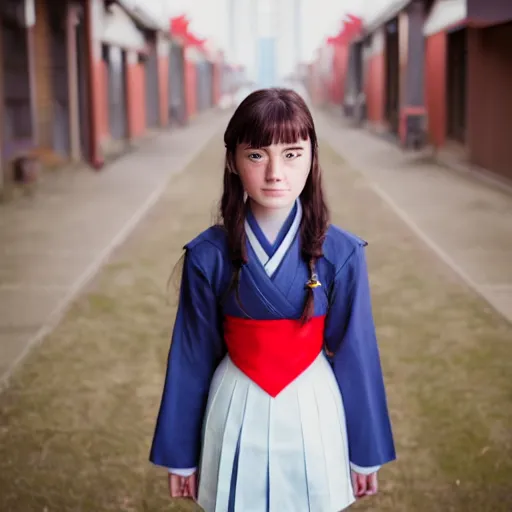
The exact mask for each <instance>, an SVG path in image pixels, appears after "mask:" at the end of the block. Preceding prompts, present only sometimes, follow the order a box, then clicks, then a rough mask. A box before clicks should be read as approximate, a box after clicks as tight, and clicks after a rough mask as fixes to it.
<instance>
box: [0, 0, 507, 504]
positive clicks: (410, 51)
mask: <svg viewBox="0 0 512 512" xmlns="http://www.w3.org/2000/svg"><path fill="white" fill-rule="evenodd" d="M272 86H280V87H289V88H293V89H295V90H297V91H298V92H299V93H300V94H302V95H303V97H304V98H305V99H306V101H307V103H308V105H309V106H310V108H311V110H312V112H313V116H314V119H315V124H316V128H317V130H318V137H319V140H320V146H321V151H320V154H321V162H322V168H323V172H324V175H325V183H326V191H327V195H328V197H329V204H330V207H331V213H332V219H333V222H335V223H336V224H339V225H341V226H342V227H344V228H346V229H348V230H351V231H353V232H355V233H357V234H358V235H359V236H361V237H362V238H364V239H366V240H368V241H369V247H368V260H369V268H370V277H371V282H372V296H373V301H374V313H375V317H376V323H377V329H378V334H379V340H380V345H381V351H382V361H383V367H384V373H385V378H386V383H387V390H388V396H389V403H390V410H391V414H392V419H393V427H394V431H395V436H396V442H397V449H398V461H397V462H396V463H393V464H390V465H389V467H385V468H383V469H382V471H381V472H380V475H381V477H380V478H381V491H380V493H379V495H378V496H377V497H376V498H375V499H372V500H370V501H363V502H361V503H358V504H357V505H356V506H355V507H354V508H355V509H358V510H379V511H380V510H383V511H393V512H397V511H402V512H416V511H418V512H427V511H428V512H432V511H436V512H437V511H440V512H445V511H446V512H448V511H450V512H451V511H455V512H467V511H471V512H473V511H475V512H477V511H478V512H480V511H486V512H487V511H488V512H502V511H503V512H510V511H512V484H511V481H512V323H511V322H512V135H511V126H512V124H511V123H512V93H511V91H512V0H0V242H1V246H0V384H1V385H0V512H31V511H38V512H55V511H57V512H61V511H62V512H67V511H95V512H100V511H151V512H154V511H157V510H183V511H184V510H195V509H194V507H193V505H192V504H190V503H188V502H171V501H170V500H169V499H168V497H167V491H166V479H165V478H166V477H165V471H163V470H162V469H161V468H160V470H158V469H156V468H153V467H151V466H150V465H149V463H148V460H147V459H148V451H149V445H150V442H151V437H152V433H153V427H154V422H155V417H156V413H157V410H158V405H159V401H160V395H161V390H162V383H163V377H164V374H165V363H166V357H167V351H168V348H169V347H168V340H169V334H170V329H171V328H172V319H173V318H174V307H175V301H174V297H172V300H171V301H169V300H168V299H169V296H168V295H169V291H168V290H167V289H166V286H165V284H166V282H167V279H168V277H169V274H170V273H171V270H172V268H173V267H174V265H175V263H176V262H177V261H178V260H179V258H180V256H181V254H182V247H183V245H184V244H185V243H186V242H187V241H189V240H190V239H192V238H194V237H195V236H196V235H197V233H199V232H200V231H201V230H202V229H204V228H206V227H207V226H208V225H210V223H211V219H212V214H214V213H215V209H216V205H217V200H218V198H219V196H220V192H221V190H220V187H221V182H222V179H221V173H222V170H223V163H222V162H223V154H222V152H223V148H224V146H223V143H222V134H223V130H224V129H225V127H226V124H227V122H228V120H229V117H230V115H231V114H232V113H233V111H234V108H236V106H237V105H238V104H239V103H240V101H242V100H243V98H244V97H246V96H247V95H248V94H249V93H250V92H251V91H253V90H255V89H258V88H262V87H272ZM171 289H172V291H171V295H173V293H174V289H173V288H172V287H171ZM241 512H243V511H241ZM283 512H284V511H283ZM286 512H288V511H286Z"/></svg>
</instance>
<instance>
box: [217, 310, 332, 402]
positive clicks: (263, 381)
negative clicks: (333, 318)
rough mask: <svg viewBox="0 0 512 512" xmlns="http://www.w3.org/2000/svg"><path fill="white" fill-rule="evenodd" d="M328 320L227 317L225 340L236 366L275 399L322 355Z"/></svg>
mask: <svg viewBox="0 0 512 512" xmlns="http://www.w3.org/2000/svg"><path fill="white" fill-rule="evenodd" d="M324 324H325V317H324V316H318V317H314V318H312V319H311V320H310V321H309V322H308V323H306V324H305V325H303V324H302V323H301V322H300V321H299V320H248V319H245V318H237V317H232V316H228V317H226V319H225V324H224V338H225V340H226V345H227V348H228V352H229V357H230V358H231V360H232V361H233V363H234V364H235V365H236V366H237V367H238V368H239V369H240V370H241V371H242V372H244V373H245V374H246V375H247V376H248V377H249V378H250V379H251V380H253V381H254V382H255V383H256V384H258V386H260V387H261V388H262V389H263V390H264V391H266V392H267V393H268V394H269V395H270V396H272V397H276V396H277V395H278V394H279V393H280V392H281V391H282V390H283V389H284V388H285V387H286V386H288V384H290V383H291V382H293V381H294V380H295V379H296V378H297V377H298V376H299V375H300V374H301V373H302V372H303V371H304V370H305V369H306V368H308V366H309V365H310V364H311V363H312V362H313V361H314V360H315V359H316V358H317V356H318V354H319V353H320V352H321V351H322V346H323V342H324Z"/></svg>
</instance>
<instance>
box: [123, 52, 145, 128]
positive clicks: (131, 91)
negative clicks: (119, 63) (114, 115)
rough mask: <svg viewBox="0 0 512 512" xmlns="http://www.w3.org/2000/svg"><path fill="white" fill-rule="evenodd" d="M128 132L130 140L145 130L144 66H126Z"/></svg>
mask: <svg viewBox="0 0 512 512" xmlns="http://www.w3.org/2000/svg"><path fill="white" fill-rule="evenodd" d="M127 96H128V131H129V136H130V138H135V137H140V136H141V135H143V134H144V132H145V130H146V101H145V98H146V96H145V73H144V64H143V63H142V62H136V63H135V64H133V63H132V64H128V66H127Z"/></svg>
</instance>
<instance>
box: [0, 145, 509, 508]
mask: <svg viewBox="0 0 512 512" xmlns="http://www.w3.org/2000/svg"><path fill="white" fill-rule="evenodd" d="M221 148H222V144H221V140H220V137H219V138H218V139H215V140H214V141H213V142H212V144H211V145H210V146H209V147H207V148H206V149H205V150H204V151H203V152H202V153H201V155H200V156H199V157H198V158H197V159H196V160H195V161H194V162H192V164H191V165H190V166H189V168H188V169H187V170H186V171H185V172H183V173H182V174H181V175H180V176H179V177H178V178H176V180H174V181H173V183H172V185H171V187H170V188H169V190H168V191H167V193H166V194H165V196H164V198H163V199H162V200H161V201H160V202H159V203H158V205H157V206H156V207H155V208H154V209H153V210H152V212H151V213H150V215H148V217H147V218H146V219H145V220H144V221H143V222H142V223H141V225H140V226H139V228H138V229H137V230H136V232H135V233H134V234H133V236H132V237H131V238H130V239H129V240H128V242H127V243H125V244H124V245H123V246H122V247H121V248H120V249H119V250H118V251H117V253H116V254H115V255H114V257H113V258H112V260H111V261H110V263H109V264H108V265H107V266H106V267H105V269H104V270H103V272H102V273H101V274H100V275H99V276H98V278H97V279H96V280H95V281H94V282H93V283H92V284H91V286H90V287H89V289H88V290H87V291H86V292H85V293H84V294H83V296H82V297H81V298H80V299H79V300H78V301H77V302H76V304H75V305H74V306H73V307H72V309H71V311H70V312H69V313H68V315H67V316H66V317H65V319H64V321H63V322H62V323H61V324H60V325H59V327H58V328H57V329H56V330H55V332H54V333H53V334H52V335H51V336H50V337H49V338H48V339H47V340H46V341H45V342H44V344H43V345H42V346H40V347H38V348H37V349H36V350H35V351H34V352H33V353H32V354H31V355H30V356H29V357H28V358H27V360H26V361H25V363H24V365H23V366H22V367H21V368H20V369H19V371H18V372H17V373H16V374H15V376H14V378H13V381H12V384H11V386H10V388H9V389H7V390H6V391H5V392H4V393H3V394H2V395H0V510H2V511H6V512H32V511H39V512H41V511H46V512H61V511H62V512H71V511H73V512H74V511H94V512H102V511H148V512H149V511H151V512H157V511H160V510H162V511H163V510H181V511H185V510H192V507H188V506H184V505H183V504H181V503H174V504H171V505H170V504H169V500H168V498H167V496H166V482H165V476H164V475H163V474H162V470H158V469H156V468H153V467H151V466H150V465H149V463H148V461H147V456H148V451H149V444H150V442H151V436H152V433H153V427H154V420H155V415H156V412H157V408H158V404H159V400H160V393H161V386H162V378H163V372H164V368H165V361H166V356H167V351H168V338H169V334H170V330H171V327H172V321H173V318H174V305H175V300H174V299H175V296H174V288H173V287H172V286H171V294H168V293H167V291H166V281H167V278H168V277H169V274H170V272H171V269H172V267H173V265H174V263H175V262H176V261H177V260H178V259H179V257H180V255H181V247H182V245H183V244H184V243H185V242H186V241H187V240H189V239H190V238H192V237H193V236H194V235H195V234H196V233H197V232H199V231H200V230H201V229H203V228H204V227H206V226H208V225H209V224H210V222H211V219H212V214H213V212H214V211H215V206H216V201H217V199H218V197H219V193H220V183H221V172H220V169H221ZM322 160H323V166H324V169H325V172H326V180H327V190H328V191H329V199H330V204H331V208H332V212H333V220H334V221H335V222H336V223H338V224H341V225H343V226H344V227H346V228H347V229H350V230H352V231H354V232H356V233H357V234H359V235H360V236H362V237H363V238H365V239H367V240H368V241H369V242H370V245H369V248H368V258H369V263H370V269H371V280H372V284H373V295H374V308H375V316H376V321H377V325H378V330H379V335H380V342H381V352H382V358H383V364H384V368H385V371H386V381H387V387H388V394H389V402H390V407H391V410H392V415H393V424H394V430H395V436H396V441H397V448H398V453H399V461H398V462H397V463H395V464H392V465H390V466H389V467H386V468H384V470H383V471H382V472H381V480H382V484H381V486H382V492H381V493H380V495H379V497H378V498H376V499H374V500H372V501H369V502H367V503H366V504H364V503H361V504H359V505H357V506H356V507H354V508H355V509H360V510H379V511H393V512H401V511H403V512H427V511H428V512H432V511H443V512H444V511H457V512H458V511H461V512H463V511H464V512H466V511H475V512H476V511H478V512H480V511H489V512H491V511H492V512H500V511H509V510H511V509H512V498H511V492H510V489H511V487H510V483H509V480H510V478H511V477H512V439H511V433H510V430H511V429H510V426H511V425H512V403H511V397H512V379H511V378H510V375H511V374H512V346H511V343H510V342H511V340H512V328H511V327H510V325H509V324H507V323H506V322H505V321H504V320H502V319H501V318H500V317H499V316H498V315H496V314H495V313H493V312H492V311H491V310H490V308H489V307H488V306H487V305H486V303H485V302H483V301H482V300H481V299H480V298H478V297H477V296H476V295H475V294H474V293H473V292H472V291H470V290H469V289H467V288H466V287H465V286H464V285H463V284H461V282H460V281H459V280H458V279H457V278H455V277H454V276H453V275H452V274H451V272H450V271H448V270H447V269H446V268H445V267H444V266H443V264H441V263H440V262H438V260H437V259H436V258H435V257H434V256H433V255H432V254H431V253H430V252H429V251H428V250H427V249H426V248H424V246H423V245H422V244H421V242H419V241H418V240H417V239H416V238H415V237H414V235H412V233H410V232H409V231H408V229H407V228H406V227H405V226H404V225H403V224H402V223H401V221H400V220H398V219H397V218H396V217H395V215H394V214H393V213H392V212H391V211H390V210H389V209H388V208H387V207H386V206H385V205H384V204H382V203H381V202H380V200H379V199H378V198H377V197H376V196H375V194H374V193H373V192H372V190H371V189H370V188H369V187H368V184H367V182H366V181H365V180H364V179H363V178H362V176H361V175H360V174H359V173H357V172H355V171H352V170H350V169H348V168H347V167H346V166H345V165H344V163H343V162H342V161H341V159H340V158H339V157H337V156H336V155H335V153H334V152H333V151H332V150H331V149H330V148H329V147H327V146H324V147H323V148H322ZM168 297H170V302H171V304H168V303H167V301H166V299H167V298H168Z"/></svg>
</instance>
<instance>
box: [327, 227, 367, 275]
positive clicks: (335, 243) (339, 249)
mask: <svg viewBox="0 0 512 512" xmlns="http://www.w3.org/2000/svg"><path fill="white" fill-rule="evenodd" d="M367 245H368V243H367V242H366V241H365V240H363V239H362V238H359V237H358V236H356V235H354V234H353V233H350V232H349V231H345V230H344V229H341V228H339V227H338V226H335V225H333V224H331V225H330V226H329V228H328V229H327V234H326V237H325V241H324V245H323V251H324V258H325V259H326V260H328V261H329V262H330V263H331V264H332V265H333V266H334V267H335V268H336V270H339V269H340V268H341V267H342V266H343V265H344V264H345V263H346V262H347V261H348V260H349V259H350V258H351V257H352V256H354V255H356V254H358V253H361V252H362V251H363V250H364V247H366V246H367Z"/></svg>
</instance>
